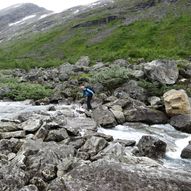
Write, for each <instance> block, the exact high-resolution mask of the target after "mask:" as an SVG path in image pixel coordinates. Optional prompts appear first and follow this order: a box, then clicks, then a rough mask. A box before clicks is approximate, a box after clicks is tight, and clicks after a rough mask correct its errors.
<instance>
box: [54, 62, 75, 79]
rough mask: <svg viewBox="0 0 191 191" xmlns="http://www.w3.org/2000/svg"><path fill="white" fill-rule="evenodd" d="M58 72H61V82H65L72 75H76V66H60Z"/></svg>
mask: <svg viewBox="0 0 191 191" xmlns="http://www.w3.org/2000/svg"><path fill="white" fill-rule="evenodd" d="M58 70H59V74H58V75H59V80H61V81H65V80H68V79H69V77H70V75H72V74H73V73H74V72H73V70H74V65H72V64H69V63H66V64H63V65H61V66H59V68H58Z"/></svg>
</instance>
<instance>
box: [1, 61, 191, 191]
mask: <svg viewBox="0 0 191 191" xmlns="http://www.w3.org/2000/svg"><path fill="white" fill-rule="evenodd" d="M190 68H191V63H189V62H186V63H185V62H183V61H169V60H155V61H152V62H148V63H146V62H144V60H140V61H139V62H138V63H135V64H130V63H128V61H127V60H123V59H120V60H116V61H114V62H112V63H100V62H99V63H97V64H95V65H93V66H92V65H91V62H90V60H89V58H88V57H82V58H81V59H80V60H79V61H78V62H77V63H76V64H73V65H72V64H69V63H65V64H63V65H61V66H59V67H57V68H48V69H43V68H36V69H31V70H29V71H25V70H20V69H16V70H12V71H8V74H9V76H8V77H10V76H12V77H14V78H13V79H14V80H16V86H15V85H13V86H10V83H7V77H6V80H5V79H4V82H6V83H5V85H4V86H3V87H2V88H0V98H2V99H3V100H4V101H2V102H0V119H1V121H0V190H6V191H79V190H80V191H87V190H91V191H97V190H99V191H110V190H112V191H119V190H121V191H127V190H130V191H136V190H139V191H156V190H159V191H167V190H168V191H171V190H172V191H183V190H184V191H190V190H191V176H190V175H191V171H190V167H191V134H190V133H191V107H190V95H191V87H190V82H191V75H190V71H191V69H190ZM12 81H13V80H12ZM8 82H9V81H8ZM82 82H83V83H86V84H88V85H89V84H90V85H92V86H93V87H94V89H95V92H96V94H95V95H94V99H93V103H92V105H93V111H92V112H91V113H87V112H85V110H84V109H83V108H85V107H86V105H85V103H84V99H83V98H82V95H81V92H80V90H79V85H80V84H81V83H82ZM30 84H32V85H33V84H41V85H44V84H45V85H48V86H49V88H51V89H52V94H51V95H50V96H49V97H46V98H43V99H38V100H33V101H32V102H31V101H24V102H14V101H12V102H5V100H7V99H10V98H11V99H13V100H15V99H19V98H23V97H25V96H28V95H30V93H32V95H33V96H34V97H36V96H35V95H34V86H33V89H30V88H29V89H28V90H26V89H25V88H24V89H22V88H23V86H28V85H29V86H30ZM6 85H7V86H6ZM19 85H22V88H20V86H19ZM35 87H37V86H35ZM38 88H40V89H41V88H42V86H38ZM21 90H23V92H21ZM41 90H43V91H39V92H38V93H39V94H41V93H43V92H44V91H45V90H46V89H43V88H42V89H41ZM27 91H31V92H27ZM20 94H22V96H21V95H20ZM42 95H46V94H42ZM82 107H83V108H82Z"/></svg>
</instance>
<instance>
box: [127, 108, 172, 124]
mask: <svg viewBox="0 0 191 191" xmlns="http://www.w3.org/2000/svg"><path fill="white" fill-rule="evenodd" d="M124 115H125V120H126V121H127V122H144V123H147V124H165V123H167V121H168V118H167V116H166V115H165V114H164V113H163V112H161V111H158V110H155V109H150V108H147V107H135V108H132V109H126V110H125V111H124Z"/></svg>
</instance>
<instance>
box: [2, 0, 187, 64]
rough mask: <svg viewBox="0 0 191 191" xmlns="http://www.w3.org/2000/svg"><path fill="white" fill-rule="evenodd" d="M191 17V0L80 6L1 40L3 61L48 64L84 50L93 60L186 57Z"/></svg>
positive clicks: (120, 1) (72, 57)
mask: <svg viewBox="0 0 191 191" xmlns="http://www.w3.org/2000/svg"><path fill="white" fill-rule="evenodd" d="M190 22H191V3H190V1H189V0H143V1H140V0H115V1H106V2H98V3H97V4H94V5H90V6H82V7H76V8H73V9H70V10H68V11H65V12H63V13H60V14H54V15H51V16H49V17H46V18H44V19H42V20H40V21H37V22H35V25H34V23H32V24H31V26H30V25H28V26H27V28H26V27H25V30H24V32H25V35H22V36H19V37H17V38H19V41H18V40H17V39H14V40H12V41H8V42H6V43H5V42H4V43H1V46H0V67H1V68H5V67H25V68H26V67H33V66H43V67H48V66H54V65H59V64H61V63H63V62H64V61H66V60H67V61H70V62H75V61H76V60H77V59H78V58H79V57H80V56H81V55H89V56H90V58H91V59H92V60H93V61H96V60H103V61H110V60H113V59H117V58H128V57H132V58H145V59H147V60H151V59H156V58H173V59H179V58H186V59H187V58H189V56H190V51H191V39H190V38H191V37H190V34H191V25H190ZM29 26H30V27H29ZM37 29H38V30H37ZM31 30H33V31H41V32H38V33H37V32H36V33H35V34H31ZM42 31H43V32H42ZM18 42H19V43H18Z"/></svg>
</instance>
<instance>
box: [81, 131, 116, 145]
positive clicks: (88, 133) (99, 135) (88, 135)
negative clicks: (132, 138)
mask: <svg viewBox="0 0 191 191" xmlns="http://www.w3.org/2000/svg"><path fill="white" fill-rule="evenodd" d="M92 136H95V137H102V138H104V139H105V140H106V141H108V142H110V141H113V136H111V135H106V134H104V133H98V132H95V131H86V132H85V134H84V136H83V137H85V138H91V137H92Z"/></svg>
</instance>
